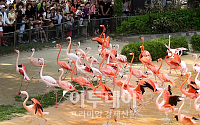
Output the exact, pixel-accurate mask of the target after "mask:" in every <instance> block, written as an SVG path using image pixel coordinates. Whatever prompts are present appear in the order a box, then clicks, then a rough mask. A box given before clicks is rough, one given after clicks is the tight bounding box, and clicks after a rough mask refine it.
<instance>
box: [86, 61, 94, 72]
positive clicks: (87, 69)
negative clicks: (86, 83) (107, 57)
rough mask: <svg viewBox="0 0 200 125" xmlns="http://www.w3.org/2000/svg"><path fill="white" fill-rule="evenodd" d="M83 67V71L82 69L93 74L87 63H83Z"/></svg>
mask: <svg viewBox="0 0 200 125" xmlns="http://www.w3.org/2000/svg"><path fill="white" fill-rule="evenodd" d="M84 66H85V69H84V70H85V71H87V72H92V73H93V70H92V68H91V67H90V66H89V65H88V64H87V63H84Z"/></svg>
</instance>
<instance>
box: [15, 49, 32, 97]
mask: <svg viewBox="0 0 200 125" xmlns="http://www.w3.org/2000/svg"><path fill="white" fill-rule="evenodd" d="M14 51H15V52H17V54H18V56H17V60H16V71H17V73H18V74H20V75H22V79H21V86H20V88H19V92H20V90H21V87H22V82H23V78H24V79H26V80H27V81H28V85H29V83H30V81H31V80H30V78H29V77H28V75H27V70H26V67H25V65H24V64H21V65H18V60H19V50H16V49H15V50H14ZM28 85H27V86H26V90H27V88H28ZM26 90H25V91H26ZM19 92H18V94H17V95H19Z"/></svg>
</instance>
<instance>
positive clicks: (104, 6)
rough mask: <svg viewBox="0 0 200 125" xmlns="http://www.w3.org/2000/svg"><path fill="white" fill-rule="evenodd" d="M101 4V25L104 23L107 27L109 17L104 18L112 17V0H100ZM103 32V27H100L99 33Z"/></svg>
mask: <svg viewBox="0 0 200 125" xmlns="http://www.w3.org/2000/svg"><path fill="white" fill-rule="evenodd" d="M99 6H100V10H99V14H100V22H99V24H100V25H104V26H105V27H107V22H108V20H107V19H104V18H109V17H110V14H109V12H110V2H108V1H107V0H103V1H100V2H99ZM102 32H103V28H102V27H99V33H102Z"/></svg>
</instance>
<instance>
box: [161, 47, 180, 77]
mask: <svg viewBox="0 0 200 125" xmlns="http://www.w3.org/2000/svg"><path fill="white" fill-rule="evenodd" d="M167 52H168V53H171V56H172V52H171V51H167ZM167 57H170V56H168V55H167V56H165V62H166V63H167V64H168V65H169V67H170V69H169V74H170V73H171V70H172V69H174V71H175V72H176V69H177V70H181V64H180V63H181V59H180V57H179V56H178V55H177V54H175V53H174V59H169V61H168V60H167ZM176 74H177V72H176ZM177 75H178V74H177Z"/></svg>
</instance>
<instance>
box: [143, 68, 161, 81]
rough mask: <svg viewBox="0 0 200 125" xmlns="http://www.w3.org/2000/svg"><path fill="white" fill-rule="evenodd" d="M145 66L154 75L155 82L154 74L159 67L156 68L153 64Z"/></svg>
mask: <svg viewBox="0 0 200 125" xmlns="http://www.w3.org/2000/svg"><path fill="white" fill-rule="evenodd" d="M146 66H147V68H148V69H149V70H151V71H152V73H153V74H154V78H155V80H156V73H157V71H158V69H159V67H158V66H157V65H154V64H150V65H148V64H147V65H146Z"/></svg>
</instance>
